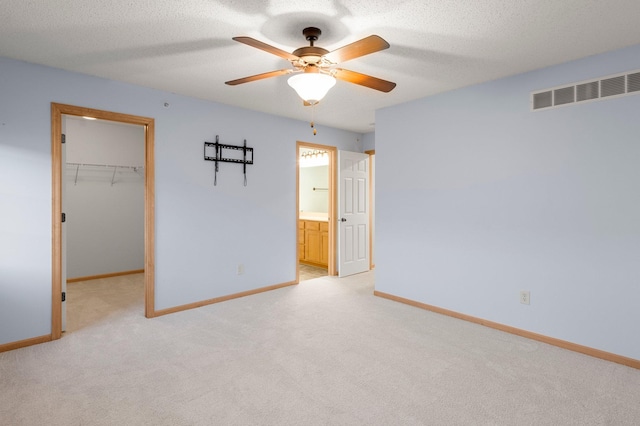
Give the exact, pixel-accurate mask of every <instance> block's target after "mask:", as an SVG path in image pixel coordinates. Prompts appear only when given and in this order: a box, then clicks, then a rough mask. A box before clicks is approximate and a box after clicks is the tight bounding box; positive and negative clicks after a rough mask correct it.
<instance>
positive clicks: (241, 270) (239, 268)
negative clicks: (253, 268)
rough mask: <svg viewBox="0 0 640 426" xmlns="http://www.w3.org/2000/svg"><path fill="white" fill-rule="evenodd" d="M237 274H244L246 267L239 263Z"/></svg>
mask: <svg viewBox="0 0 640 426" xmlns="http://www.w3.org/2000/svg"><path fill="white" fill-rule="evenodd" d="M237 274H238V275H242V274H244V265H243V264H242V263H238V269H237Z"/></svg>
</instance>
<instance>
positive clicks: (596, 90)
mask: <svg viewBox="0 0 640 426" xmlns="http://www.w3.org/2000/svg"><path fill="white" fill-rule="evenodd" d="M576 91H577V93H576V100H577V101H578V102H581V101H589V100H591V99H598V97H599V96H600V84H598V82H597V81H592V82H591V83H584V84H578V85H577V86H576Z"/></svg>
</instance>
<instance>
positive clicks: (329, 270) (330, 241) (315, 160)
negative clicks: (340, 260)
mask: <svg viewBox="0 0 640 426" xmlns="http://www.w3.org/2000/svg"><path fill="white" fill-rule="evenodd" d="M336 152H337V151H336V148H335V147H331V146H326V145H318V144H311V143H305V142H298V144H297V159H298V160H297V163H298V167H297V173H296V174H297V203H296V212H297V226H296V228H297V236H298V237H297V241H298V250H297V275H298V282H300V281H305V280H308V279H313V278H318V277H322V276H327V275H336V257H335V241H336V226H335V220H334V218H335V184H336V182H335V168H334V164H335V156H336Z"/></svg>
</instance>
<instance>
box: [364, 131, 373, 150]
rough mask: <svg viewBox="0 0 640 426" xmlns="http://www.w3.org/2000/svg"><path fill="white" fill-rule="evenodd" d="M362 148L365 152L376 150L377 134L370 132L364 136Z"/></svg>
mask: <svg viewBox="0 0 640 426" xmlns="http://www.w3.org/2000/svg"><path fill="white" fill-rule="evenodd" d="M362 146H363V147H364V150H363V152H364V151H372V150H374V149H376V133H375V132H369V133H365V134H364V135H362Z"/></svg>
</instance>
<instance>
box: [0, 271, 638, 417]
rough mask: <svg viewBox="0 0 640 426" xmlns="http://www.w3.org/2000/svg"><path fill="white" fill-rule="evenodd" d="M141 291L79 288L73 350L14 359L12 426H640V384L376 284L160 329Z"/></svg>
mask: <svg viewBox="0 0 640 426" xmlns="http://www.w3.org/2000/svg"><path fill="white" fill-rule="evenodd" d="M130 278H131V279H130V280H126V279H124V278H118V279H115V280H114V281H113V282H109V281H108V280H104V281H103V280H97V281H96V282H92V283H82V284H83V285H82V287H80V285H77V286H75V285H74V286H72V285H70V286H69V289H68V290H69V297H70V299H69V300H70V304H69V325H70V328H69V331H68V332H67V333H66V334H65V335H64V337H63V338H62V339H60V340H58V341H55V342H51V343H45V344H41V345H37V346H32V347H28V348H24V349H19V350H15V351H11V352H5V353H0V424H2V425H638V424H640V371H639V370H634V369H632V368H629V367H624V366H621V365H617V364H613V363H609V362H606V361H603V360H599V359H595V358H591V357H588V356H585V355H581V354H577V353H574V352H569V351H566V350H563V349H559V348H556V347H552V346H548V345H545V344H542V343H538V342H535V341H530V340H527V339H524V338H521V337H518V336H513V335H509V334H505V333H502V332H499V331H496V330H492V329H489V328H485V327H482V326H479V325H477V324H471V323H467V322H464V321H460V320H456V319H453V318H449V317H445V316H440V315H437V314H434V313H431V312H427V311H424V310H420V309H417V308H414V307H410V306H406V305H403V304H399V303H395V302H392V301H389V300H386V299H381V298H377V297H375V296H373V295H372V291H373V273H372V272H370V273H364V274H359V275H356V276H352V277H347V278H335V277H324V278H318V279H315V280H310V281H305V282H304V283H301V284H299V285H297V286H292V287H287V288H282V289H279V290H275V291H271V292H267V293H261V294H257V295H253V296H249V297H245V298H242V299H234V300H230V301H227V302H223V303H219V304H215V305H210V306H206V307H202V308H199V309H193V310H190V311H185V312H180V313H176V314H172V315H166V316H163V317H159V318H155V319H145V318H144V316H143V303H142V300H143V295H142V280H141V276H138V278H137V281H136V277H135V276H132V277H130ZM98 281H103V282H101V283H98ZM78 284H80V283H78ZM94 284H95V286H94ZM98 287H102V290H101V289H99V288H98ZM122 287H125V288H126V291H130V292H131V294H133V295H134V296H133V298H132V300H130V301H129V302H127V304H126V305H121V304H119V303H115V301H121V300H122V299H123V297H121V295H122V293H121V291H125V290H124V289H122ZM107 288H110V289H111V290H115V291H116V292H117V293H118V294H119V295H118V296H117V297H115V298H113V296H108V295H105V294H103V290H105V289H107ZM119 288H120V289H119ZM76 290H78V291H76ZM136 295H137V296H136ZM136 297H137V298H138V299H136V300H134V299H135V298H136ZM74 305H77V306H74Z"/></svg>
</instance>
